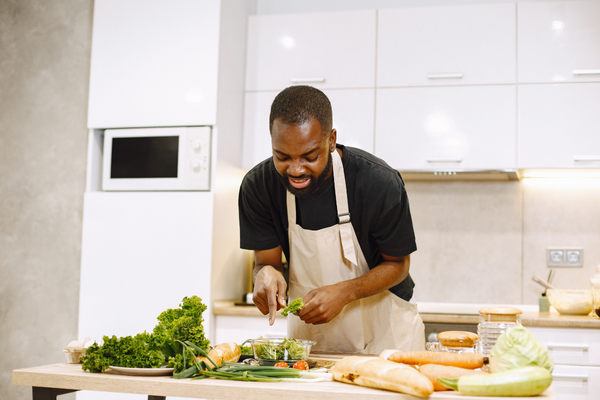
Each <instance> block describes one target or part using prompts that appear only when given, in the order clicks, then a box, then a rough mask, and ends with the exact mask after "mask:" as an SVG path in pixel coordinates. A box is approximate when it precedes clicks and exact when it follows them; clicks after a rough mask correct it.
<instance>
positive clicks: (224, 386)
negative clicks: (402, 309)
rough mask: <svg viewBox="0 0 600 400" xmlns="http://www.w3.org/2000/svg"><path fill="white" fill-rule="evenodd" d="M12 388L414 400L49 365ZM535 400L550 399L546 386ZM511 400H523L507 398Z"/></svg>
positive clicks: (364, 391)
mask: <svg viewBox="0 0 600 400" xmlns="http://www.w3.org/2000/svg"><path fill="white" fill-rule="evenodd" d="M12 383H13V385H23V386H32V387H33V400H42V399H44V400H49V399H56V395H59V394H64V393H69V392H73V391H78V390H94V391H101V392H116V393H135V394H143V395H148V399H149V400H165V398H166V397H167V396H169V397H170V396H176V397H187V398H203V399H246V400H281V399H283V398H285V399H297V398H298V399H302V400H311V399H314V400H353V399H354V400H365V399H379V398H382V399H398V400H411V399H413V400H414V399H417V398H418V397H414V396H410V395H405V394H401V393H396V392H388V391H385V390H378V389H370V388H365V387H360V386H355V385H350V384H345V383H340V382H315V383H296V382H240V381H229V380H219V379H200V380H192V379H173V378H172V377H169V376H162V377H149V376H126V375H118V374H112V373H103V374H100V373H97V374H92V373H89V372H85V371H83V370H82V369H81V364H52V365H45V366H40V367H32V368H25V369H18V370H14V371H13V374H12ZM429 398H430V399H450V400H452V399H454V400H456V399H464V400H492V399H494V400H495V399H498V397H494V398H492V397H472V396H461V395H459V394H457V393H456V392H451V391H447V392H435V393H434V394H433V395H431V396H430V397H429ZM536 398H538V399H544V400H551V399H555V395H554V389H553V387H552V386H550V387H549V388H548V389H547V390H546V391H545V392H544V393H543V394H542V395H541V396H539V397H536ZM511 399H525V398H523V397H511Z"/></svg>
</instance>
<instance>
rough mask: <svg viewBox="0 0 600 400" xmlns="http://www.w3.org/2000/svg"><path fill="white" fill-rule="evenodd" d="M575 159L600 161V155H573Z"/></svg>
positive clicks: (576, 160)
mask: <svg viewBox="0 0 600 400" xmlns="http://www.w3.org/2000/svg"><path fill="white" fill-rule="evenodd" d="M573 161H575V162H579V161H600V155H598V156H573Z"/></svg>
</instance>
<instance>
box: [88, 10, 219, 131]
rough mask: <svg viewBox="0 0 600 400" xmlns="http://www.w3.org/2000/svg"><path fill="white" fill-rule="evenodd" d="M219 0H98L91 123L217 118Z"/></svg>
mask: <svg viewBox="0 0 600 400" xmlns="http://www.w3.org/2000/svg"><path fill="white" fill-rule="evenodd" d="M219 12H220V1H219V0H205V1H196V0H175V1H165V0H150V1H148V0H129V1H120V0H96V1H95V2H94V28H93V36H92V59H91V72H90V93H89V110H88V127H90V128H126V127H147V126H190V125H214V124H215V122H216V103H217V76H218V61H219V60H218V51H219Z"/></svg>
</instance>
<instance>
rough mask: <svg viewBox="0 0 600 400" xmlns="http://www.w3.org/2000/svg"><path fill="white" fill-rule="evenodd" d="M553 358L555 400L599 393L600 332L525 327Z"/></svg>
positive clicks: (577, 399) (587, 398) (573, 399)
mask: <svg viewBox="0 0 600 400" xmlns="http://www.w3.org/2000/svg"><path fill="white" fill-rule="evenodd" d="M527 329H529V330H530V331H531V332H532V333H533V334H534V335H535V337H536V338H537V339H538V340H539V341H540V342H542V343H543V344H544V345H545V346H546V347H547V348H548V353H549V354H550V356H551V357H552V359H553V360H554V364H555V366H554V371H553V372H552V386H553V387H554V391H555V393H556V398H557V400H563V399H564V400H567V399H568V400H592V399H594V400H595V399H597V398H598V393H600V331H598V330H597V329H567V328H536V327H528V328H527Z"/></svg>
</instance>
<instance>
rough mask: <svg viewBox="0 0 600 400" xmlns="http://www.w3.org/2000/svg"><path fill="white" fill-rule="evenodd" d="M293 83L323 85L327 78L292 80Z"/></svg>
mask: <svg viewBox="0 0 600 400" xmlns="http://www.w3.org/2000/svg"><path fill="white" fill-rule="evenodd" d="M290 81H291V82H292V83H323V82H325V78H292V79H290Z"/></svg>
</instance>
